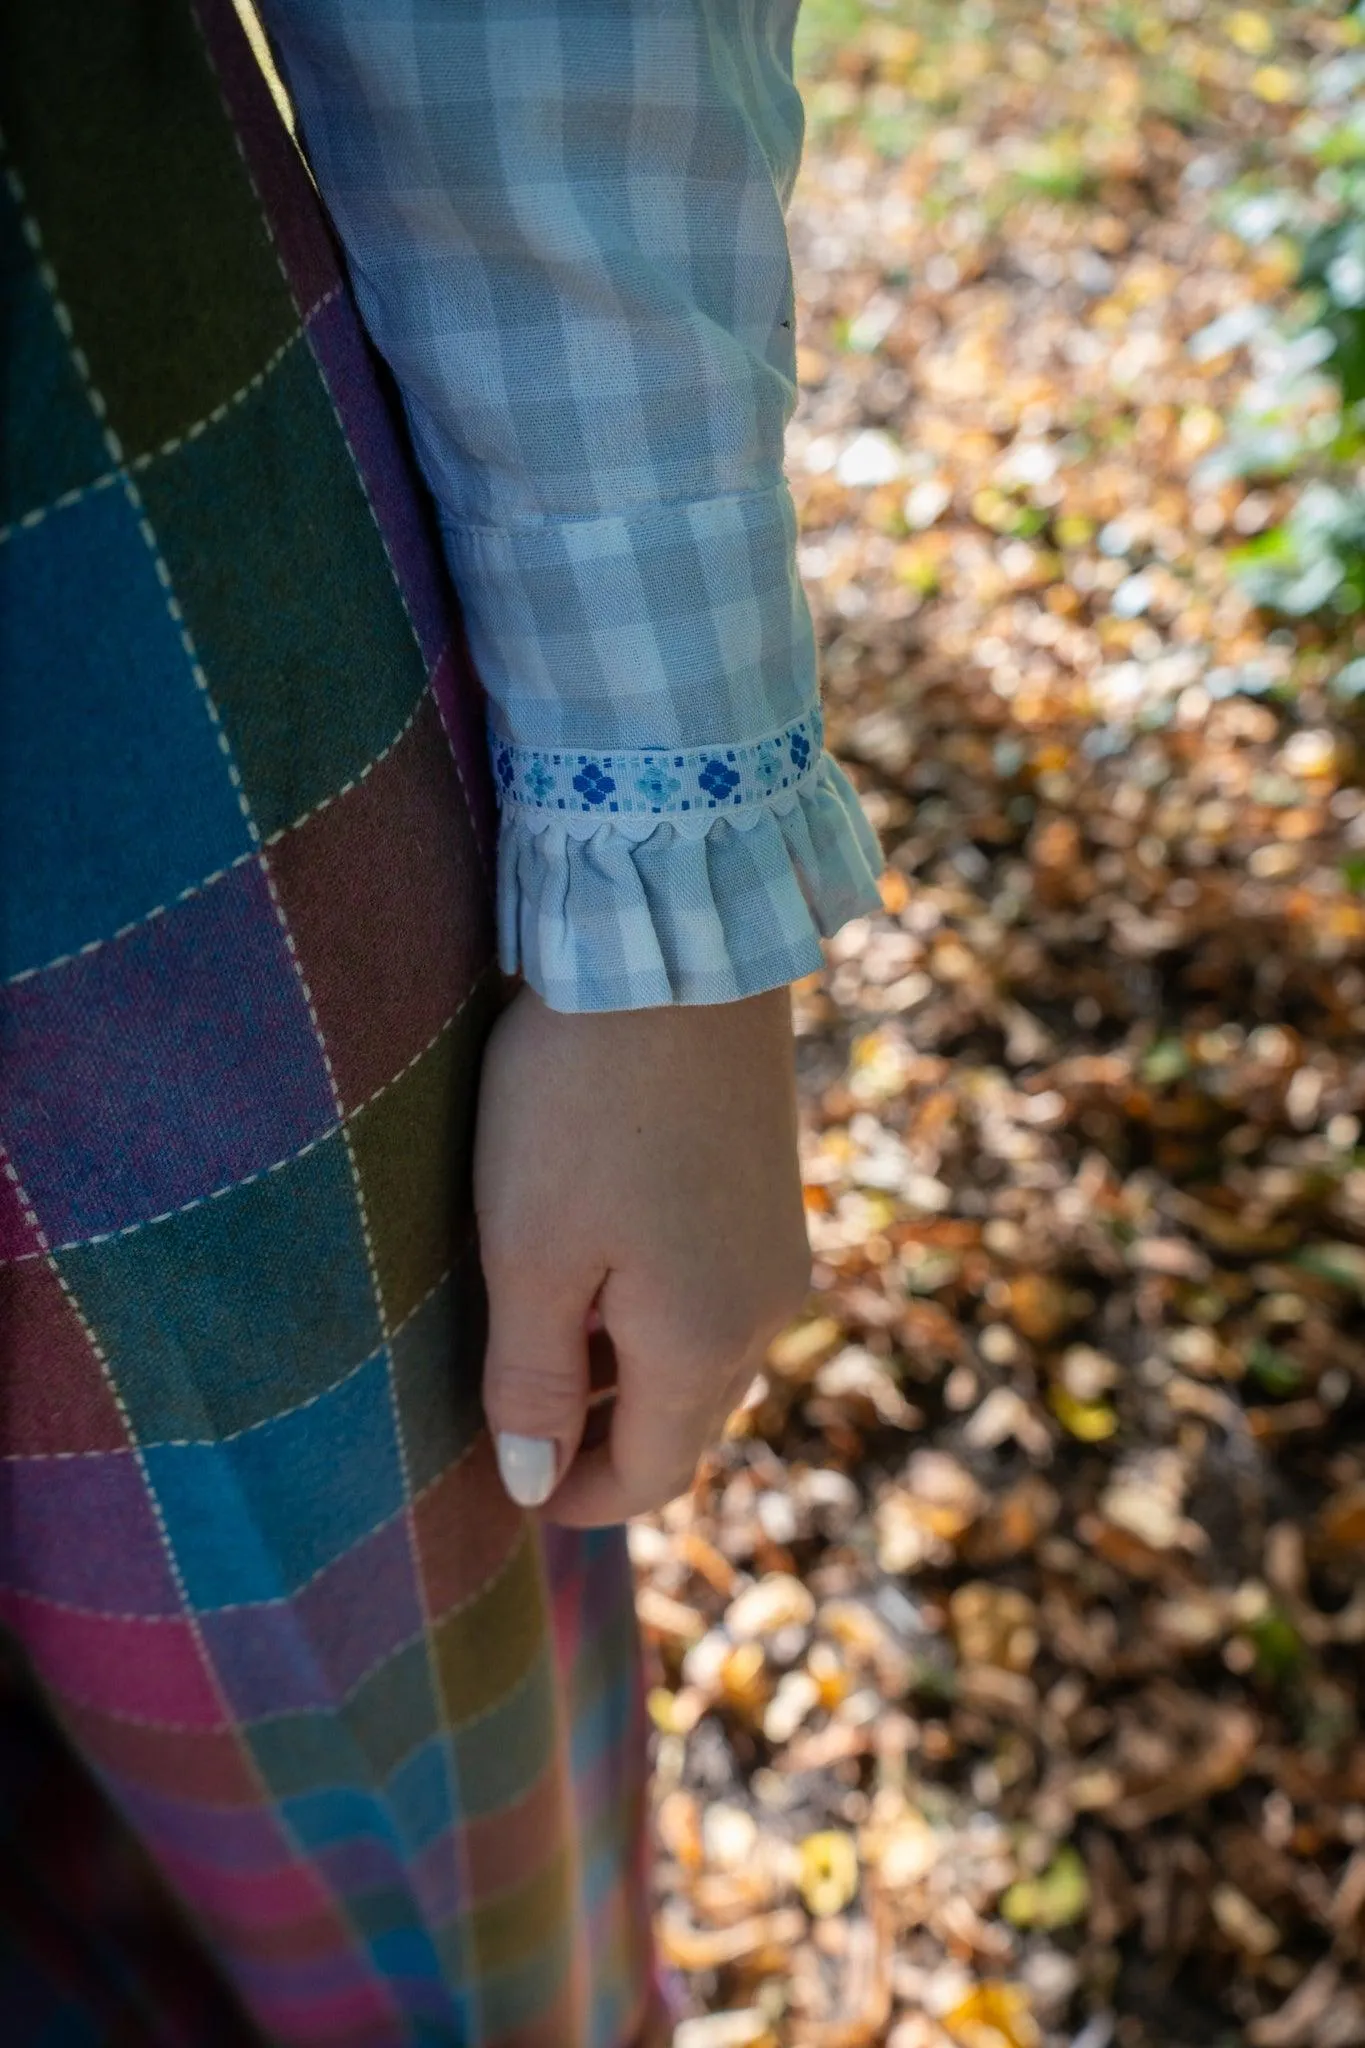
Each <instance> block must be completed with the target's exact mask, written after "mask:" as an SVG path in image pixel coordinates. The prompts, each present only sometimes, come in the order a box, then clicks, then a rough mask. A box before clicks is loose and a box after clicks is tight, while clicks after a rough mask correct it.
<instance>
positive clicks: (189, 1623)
mask: <svg viewBox="0 0 1365 2048" xmlns="http://www.w3.org/2000/svg"><path fill="white" fill-rule="evenodd" d="M206 54H207V53H206ZM224 113H225V116H226V117H227V119H228V120H229V122H231V114H230V111H229V110H228V109H227V108H226V106H225V107H224ZM232 132H233V134H234V136H235V135H236V129H235V127H234V128H233V130H232ZM240 146H241V145H240V141H239V143H238V147H239V149H240ZM7 177H8V181H9V186H10V190H11V191H12V193H13V194H14V197H15V201H16V204H17V206H18V209H19V213H20V216H21V219H22V221H23V231H24V235H25V238H26V239H27V241H28V242H29V245H30V247H31V248H32V249H33V251H34V254H35V257H36V258H37V262H38V267H39V270H40V273H41V275H42V280H43V284H44V287H45V289H46V290H47V292H48V295H49V297H50V299H51V302H52V307H53V312H54V316H55V317H56V320H57V324H58V326H59V327H60V329H61V331H62V334H63V335H64V336H65V337H66V341H67V345H68V347H69V348H70V350H71V356H72V360H73V362H74V363H75V365H76V368H77V371H78V372H79V374H80V376H81V379H82V381H83V383H84V385H85V390H86V395H87V397H88V398H89V400H90V405H91V408H92V410H93V411H94V413H95V415H96V417H97V418H98V419H99V421H100V423H101V426H102V427H103V430H104V436H105V443H106V446H107V447H108V449H109V452H110V454H111V455H112V457H113V459H114V461H115V462H116V463H120V464H121V463H122V461H123V450H122V448H121V446H120V444H119V440H118V436H117V435H116V434H115V433H114V431H113V429H112V427H110V425H109V424H108V417H107V408H106V406H105V403H104V399H103V397H102V395H101V394H100V392H99V391H98V390H97V388H96V386H95V384H94V382H93V380H92V378H91V376H90V368H89V364H88V363H87V362H86V359H85V356H84V354H83V353H82V352H81V350H80V349H79V348H78V347H77V345H76V341H75V338H74V334H73V331H72V325H71V316H70V313H69V312H68V311H67V308H66V306H65V304H64V302H63V300H62V298H61V294H60V291H59V289H58V285H57V275H56V272H55V271H54V269H53V267H52V265H51V264H50V263H49V262H48V261H47V258H46V257H45V256H44V255H43V253H42V238H41V236H40V234H39V232H38V225H37V222H36V221H35V220H34V219H33V218H32V216H31V215H30V213H29V211H28V207H27V195H26V194H25V192H24V188H23V184H22V182H21V181H20V179H19V176H18V173H17V172H16V171H14V170H13V169H12V168H11V169H9V170H8V172H7ZM258 203H259V202H258ZM123 487H124V490H125V492H126V493H127V495H128V499H129V503H130V504H131V505H132V507H133V509H134V511H135V512H138V513H141V500H140V498H139V497H138V493H137V487H136V485H135V484H134V483H133V481H132V478H131V477H130V476H128V475H127V474H126V473H125V475H124V479H123ZM140 525H141V530H142V535H143V539H144V540H145V542H146V543H147V546H148V548H149V549H150V550H151V553H152V558H153V561H154V563H155V564H156V569H157V574H158V577H159V578H160V580H161V583H162V587H163V589H164V590H165V592H166V604H167V608H168V610H169V611H170V614H171V617H172V619H173V620H175V621H176V623H177V624H179V625H180V629H181V642H182V645H183V646H184V649H185V653H186V656H187V658H188V659H189V662H190V666H191V670H192V673H193V674H194V678H195V681H196V683H197V684H198V686H199V688H200V691H201V694H202V696H203V699H204V702H205V705H206V706H207V708H208V711H209V713H210V716H211V718H212V720H213V723H214V726H215V729H216V731H217V734H218V743H219V745H220V747H221V748H222V750H223V754H224V757H225V759H226V762H227V768H228V774H229V779H230V780H231V781H232V784H233V787H234V788H235V789H236V791H237V800H238V802H239V804H240V805H241V806H242V811H243V815H244V817H245V818H246V822H247V827H248V830H249V831H250V832H251V835H252V838H253V839H254V840H255V842H256V844H257V845H258V846H259V844H260V834H259V832H258V831H257V830H256V826H255V821H254V819H253V818H252V816H251V812H250V808H249V806H248V804H247V802H246V797H245V793H244V792H243V789H242V785H241V778H240V776H239V775H238V773H237V766H236V763H235V761H234V760H233V758H232V753H231V750H230V748H229V746H228V743H227V736H226V734H225V733H224V731H223V728H222V726H221V724H220V723H219V721H218V713H217V707H216V706H215V705H214V702H213V699H212V696H211V695H210V693H209V688H208V681H207V678H206V677H205V675H204V672H203V670H202V668H201V667H200V666H199V662H198V657H197V656H196V654H195V651H194V643H193V641H192V640H191V638H190V635H189V632H188V629H187V628H186V627H185V626H184V624H183V621H182V620H181V616H180V608H179V606H178V604H177V603H176V600H175V596H174V593H173V591H172V590H171V587H170V575H169V572H168V571H167V568H166V565H165V562H164V561H163V559H162V557H161V553H160V550H159V548H158V547H157V544H156V536H155V534H154V533H153V532H152V529H151V525H150V523H149V522H148V520H147V519H146V516H145V514H142V516H141V518H140ZM262 867H264V859H262ZM268 880H269V877H268V876H267V881H268ZM0 1158H4V1163H5V1170H6V1173H7V1175H8V1176H9V1177H10V1179H11V1180H12V1181H13V1183H14V1186H15V1188H16V1191H17V1192H18V1195H19V1199H20V1201H21V1203H22V1204H23V1206H24V1210H25V1214H26V1217H27V1220H28V1222H29V1227H30V1228H31V1229H32V1230H33V1231H34V1232H35V1234H36V1236H37V1238H38V1241H39V1243H40V1244H41V1245H42V1246H43V1247H44V1249H45V1250H47V1249H48V1248H47V1242H46V1239H45V1237H44V1235H43V1232H42V1230H41V1228H40V1226H39V1224H38V1220H37V1218H36V1216H34V1215H33V1212H32V1209H31V1208H30V1206H29V1204H28V1201H27V1197H26V1196H25V1194H24V1191H23V1189H22V1188H21V1187H20V1184H19V1181H18V1178H17V1176H16V1175H15V1173H14V1171H13V1168H12V1166H11V1165H10V1163H9V1160H8V1158H7V1157H5V1155H4V1154H3V1153H0ZM48 1257H49V1262H50V1266H51V1270H52V1272H53V1274H54V1276H55V1278H56V1281H57V1284H58V1286H59V1287H60V1288H61V1290H62V1292H63V1294H64V1295H65V1296H66V1298H67V1300H68V1301H69V1302H70V1304H71V1308H72V1310H73V1312H74V1313H75V1315H76V1316H77V1318H78V1319H79V1321H80V1323H81V1326H82V1328H83V1329H84V1331H85V1333H86V1336H87V1339H88V1341H89V1343H90V1346H91V1349H92V1350H93V1352H94V1355H95V1357H96V1358H97V1359H98V1360H99V1363H100V1367H101V1370H102V1371H103V1373H104V1375H105V1380H106V1383H107V1385H108V1387H109V1391H110V1394H111V1395H112V1397H113V1399H114V1401H115V1403H116V1405H117V1406H118V1409H119V1413H120V1415H121V1416H122V1418H123V1423H124V1427H125V1429H126V1430H127V1432H128V1437H129V1440H130V1442H131V1444H132V1446H133V1450H134V1454H135V1456H136V1458H137V1461H138V1469H139V1471H140V1473H141V1475H142V1483H143V1486H144V1487H145V1489H146V1494H147V1503H148V1507H149V1509H150V1511H151V1514H152V1516H153V1518H154V1520H155V1522H156V1526H157V1531H158V1534H159V1535H160V1538H161V1543H162V1547H163V1550H164V1553H165V1557H166V1566H167V1570H168V1571H169V1573H170V1576H171V1581H172V1584H173V1585H174V1587H175V1591H176V1596H177V1598H178V1599H179V1601H180V1604H181V1615H182V1618H183V1621H184V1624H185V1627H186V1629H187V1631H188V1633H189V1637H190V1640H191V1642H192V1643H193V1644H194V1648H195V1652H196V1656H197V1658H198V1663H199V1671H200V1673H201V1675H202V1679H203V1682H204V1684H205V1685H207V1686H208V1688H209V1690H210V1692H211V1694H212V1696H213V1698H214V1699H215V1701H216V1702H217V1707H218V1712H219V1713H220V1715H222V1716H223V1720H224V1725H225V1726H226V1727H227V1728H228V1730H229V1731H230V1733H231V1736H232V1740H233V1743H234V1747H235V1749H236V1752H237V1755H238V1756H239V1757H240V1758H241V1761H242V1764H243V1767H244V1769H246V1770H248V1771H249V1772H250V1774H251V1776H252V1777H253V1778H254V1779H255V1781H256V1787H257V1793H258V1797H259V1799H260V1800H261V1802H262V1803H263V1804H264V1805H266V1806H268V1807H269V1808H270V1809H271V1810H272V1811H274V1812H275V1813H276V1815H277V1817H278V1821H279V1825H280V1828H281V1830H282V1831H283V1832H284V1834H285V1835H286V1837H287V1838H288V1839H289V1840H291V1841H292V1842H293V1844H294V1850H295V1854H296V1855H297V1856H298V1857H299V1858H300V1860H301V1861H302V1862H305V1863H307V1862H308V1861H309V1857H308V1853H307V1850H306V1848H305V1846H304V1844H303V1843H302V1842H301V1841H300V1839H299V1837H298V1835H297V1833H296V1832H295V1830H294V1829H293V1828H291V1827H290V1825H289V1822H288V1821H287V1819H286V1818H285V1816H284V1812H283V1809H282V1808H281V1807H280V1804H279V1801H278V1800H277V1799H276V1797H275V1795H274V1793H273V1790H272V1788H271V1786H270V1785H269V1784H268V1783H267V1782H266V1777H265V1773H264V1771H263V1770H262V1769H261V1767H260V1765H259V1764H258V1763H257V1761H256V1759H255V1757H254V1756H253V1754H252V1752H251V1750H250V1748H249V1747H248V1745H247V1742H246V1739H245V1737H244V1735H243V1734H242V1732H241V1730H240V1728H239V1727H237V1726H236V1725H235V1724H234V1718H233V1715H232V1711H231V1703H230V1701H229V1699H228V1696H227V1693H226V1691H225V1689H224V1687H223V1684H222V1682H221V1680H220V1678H219V1676H218V1669H217V1666H216V1665H215V1663H214V1661H213V1659H212V1657H210V1655H209V1651H208V1645H207V1644H206V1642H205V1641H204V1635H203V1630H202V1628H201V1627H200V1623H199V1618H198V1616H197V1615H196V1613H195V1611H194V1607H193V1604H192V1602H191V1600H190V1597H189V1593H188V1590H187V1588H186V1585H185V1580H184V1575H183V1573H182V1572H181V1570H180V1561H179V1559H178V1558H177V1556H176V1554H175V1546H174V1545H173V1544H172V1542H171V1540H170V1532H169V1530H168V1529H167V1527H166V1519H165V1515H164V1513H163V1512H162V1507H161V1500H160V1497H159V1495H158V1494H157V1491H156V1488H155V1487H154V1486H153V1484H152V1479H151V1474H150V1473H149V1471H148V1469H147V1462H146V1456H145V1453H144V1451H143V1449H142V1447H141V1446H140V1445H139V1444H138V1442H137V1438H136V1434H135V1432H134V1430H133V1428H132V1425H131V1421H130V1418H129V1416H128V1412H127V1409H126V1407H125V1405H124V1402H123V1398H122V1395H121V1393H120V1390H119V1386H118V1382H117V1379H116V1377H115V1375H114V1373H113V1371H112V1369H111V1368H110V1365H109V1361H108V1358H107V1357H106V1355H105V1352H104V1350H103V1347H102V1346H101V1345H100V1343H99V1340H98V1338H97V1337H96V1335H95V1332H94V1330H93V1329H92V1327H91V1325H90V1323H89V1322H88V1321H87V1320H86V1317H85V1314H84V1312H83V1310H82V1309H81V1306H80V1303H79V1302H78V1301H77V1299H76V1296H75V1294H74V1293H73V1292H72V1290H71V1288H70V1286H69V1285H68V1284H67V1281H66V1279H65V1277H64V1276H63V1273H62V1270H61V1267H60V1266H59V1265H58V1263H57V1260H56V1259H55V1258H53V1257H52V1255H51V1252H50V1250H49V1251H48ZM89 1704H90V1705H91V1706H92V1707H93V1706H94V1705H95V1702H94V1701H90V1702H89ZM320 1881H321V1882H323V1883H324V1884H325V1885H326V1890H327V1891H328V1893H329V1894H330V1896H331V1897H332V1899H333V1900H334V1902H335V1905H336V1910H337V1912H338V1914H340V1915H341V1916H342V1917H343V1918H344V1919H348V1920H349V1919H350V1915H349V1914H348V1913H347V1911H346V1905H345V1899H344V1895H343V1894H342V1892H341V1891H340V1890H339V1889H338V1887H337V1886H336V1885H334V1884H330V1883H327V1882H326V1880H325V1878H322V1877H321V1876H320ZM351 1925H352V1929H353V1932H354V1934H355V1938H356V1940H357V1942H358V1943H360V1939H361V1937H360V1930H359V1928H358V1927H356V1926H355V1923H354V1921H352V1922H351ZM361 1946H362V1950H363V1953H364V1954H365V1955H366V1957H368V1956H369V1951H368V1949H363V1944H361ZM375 1981H376V1984H377V1985H378V1986H379V1987H380V1988H381V1989H382V1988H383V1986H384V1980H383V1977H382V1975H381V1974H380V1973H379V1972H378V1970H377V1969H376V1971H375Z"/></svg>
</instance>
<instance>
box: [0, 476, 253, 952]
mask: <svg viewBox="0 0 1365 2048" xmlns="http://www.w3.org/2000/svg"><path fill="white" fill-rule="evenodd" d="M111 480H116V481H121V479H120V478H117V476H116V477H115V479H111ZM255 858H256V849H255V847H254V846H249V847H248V848H247V850H246V852H245V853H239V854H238V855H237V858H236V859H235V860H230V861H229V862H228V864H227V866H226V867H224V868H215V869H214V871H213V873H212V874H211V875H205V876H204V878H203V880H202V881H199V882H191V883H190V885H189V887H188V888H186V889H182V890H181V891H180V894H179V895H178V896H171V897H169V898H168V899H167V901H166V902H165V903H158V904H157V905H156V907H155V908H154V909H152V910H148V911H144V912H143V914H142V916H141V917H134V918H130V919H129V921H128V923H127V924H121V925H120V926H119V928H118V930H117V931H116V932H110V933H109V934H108V936H107V937H105V938H102V939H90V940H88V941H87V943H86V944H85V945H83V946H77V947H76V949H75V951H74V952H72V953H59V954H58V955H57V957H56V958H55V959H54V960H44V961H43V963H42V965H41V966H40V967H24V968H21V969H20V971H19V973H18V974H11V975H10V977H9V979H8V981H6V982H3V983H0V987H4V988H18V986H19V984H20V982H23V981H32V980H33V978H34V976H35V975H38V974H50V973H51V972H52V971H53V969H54V968H57V967H69V966H70V965H71V962H72V961H73V960H85V959H88V958H89V956H90V954H91V953H98V952H101V951H102V950H103V948H104V947H105V946H113V945H116V944H117V943H118V941H119V940H120V939H126V938H128V937H129V936H130V935H131V934H132V933H133V932H135V931H140V930H141V928H142V926H143V925H145V924H155V923H156V920H157V919H158V918H159V917H165V916H166V914H167V912H168V911H171V910H174V909H175V908H176V907H177V906H178V905H179V904H181V903H188V902H189V901H190V899H191V898H192V897H194V896H202V895H203V893H204V891H205V890H206V889H211V888H212V887H213V885H214V883H215V882H221V881H224V880H226V878H227V877H228V876H229V875H231V874H234V873H235V872H236V870H237V869H238V868H240V867H242V866H244V865H245V863H246V862H247V861H249V860H255Z"/></svg>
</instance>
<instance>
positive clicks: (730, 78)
mask: <svg viewBox="0 0 1365 2048" xmlns="http://www.w3.org/2000/svg"><path fill="white" fill-rule="evenodd" d="M262 12H263V14H264V16H265V19H266V21H267V24H268V27H269V30H270V33H271V35H272V38H273V40H274V43H275V46H276V53H277V56H278V59H279V62H280V68H281V70H282V72H283V73H284V76H285V80H286V83H287V86H288V89H289V92H290V96H291V98H292V100H293V102H294V106H295V109H296V112H297V116H298V122H299V127H300V131H301V137H302V140H303V143H304V145H305V147H306V149H307V152H308V156H309V160H310V163H311V165H312V168H313V171H314V174H315V176H316V178H317V180H318V183H319V186H320V188H321V190H322V193H323V195H324V197H325V199H326V201H327V203H328V205H329V207H330V210H331V212H332V216H333V219H334V221H335V223H336V226H337V229H338V231H339V233H340V235H341V237H342V240H343V242H344V244H345V246H346V250H347V254H348V257H349V262H350V266H351V271H352V276H353V279H354V283H355V288H356V292H357V296H358V299H359V303H360V308H361V312H362V315H363V317H364V318H365V320H366V323H367V325H368V326H369V329H370V332H371V334H372V336H373V338H374V340H375V342H376V344H377V345H378V347H379V348H380V349H381V351H382V352H383V354H384V355H385V356H386V357H387V359H388V361H389V363H390V364H391V366H392V368H393V370H394V373H395V375H396V377H397V380H398V384H399V387H400V389H401V391H402V394H403V398H404V402H405V405H406V409H407V415H408V420H409V423H410V426H411V430H412V435H413V439H414V442H415V445H416V449H417V453H418V456H419V458H420V461H421V463H422V466H423V469H424V472H425V474H426V477H427V480H428V482H429V484H430V486H431V489H432V492H433V495H434V497H435V501H436V505H437V509H438V514H439V518H440V523H441V528H442V533H443V536H444V541H445V547H446V554H447V558H448V561H449V563H450V567H451V570H452V572H453V575H454V578H455V582H456V585H457V587H458V590H459V593H460V597H461V601H462V604H463V607H464V613H465V619H466V623H467V627H468V631H469V636H470V641H471V645H472V648H473V651H474V654H475V657H476V660H477V662H478V665H479V669H480V672H481V674H482V676H483V680H484V683H485V685H486V687H487V690H488V695H489V700H490V738H491V744H492V756H493V765H494V771H495V775H496V779H497V785H498V792H499V798H500V801H501V805H502V829H501V836H500V848H499V889H498V893H499V936H500V949H501V955H502V961H503V965H504V966H505V967H506V968H508V969H509V970H512V969H515V968H516V967H521V968H522V969H523V970H524V972H525V974H526V976H527V978H528V979H529V980H530V981H531V982H532V983H533V985H534V986H535V987H536V988H537V989H538V990H539V991H540V993H541V994H542V995H543V996H544V997H545V999H546V1000H547V1001H548V1002H549V1003H550V1004H552V1005H553V1006H554V1007H556V1008H559V1009H565V1010H606V1009H622V1008H638V1007H643V1006H646V1005H651V1004H660V1003H671V1002H684V1003H699V1002H720V1001H726V1000H731V999H734V998H736V997H739V996H743V995H749V994H754V993H757V992H758V991H759V990H760V989H765V988H772V987H776V986H778V985H779V984H780V983H782V982H784V981H789V980H792V979H794V978H796V977H797V976H799V975H801V974H804V973H807V972H809V971H810V970H812V969H813V968H815V967H817V966H818V965H819V964H820V958H821V954H820V946H819V935H820V934H825V935H828V934H829V933H831V932H833V931H834V930H836V929H837V928H838V926H839V925H840V924H842V923H843V922H844V920H845V919H846V918H848V917H849V916H851V915H852V914H854V913H855V912H858V911H863V910H867V909H869V908H872V907H874V906H875V904H876V902H877V900H878V899H877V890H876V883H875V873H876V870H877V868H878V867H879V865H880V858H879V854H878V850H877V846H876V842H875V839H874V836H873V834H872V832H871V830H870V828H869V827H868V825H867V823H866V821H865V819H864V818H863V815H862V812H861V810H860V808H859V806H858V803H857V799H856V797H855V796H854V794H853V792H852V789H851V788H850V786H849V784H848V782H847V781H846V779H845V778H844V776H843V775H842V773H841V771H840V770H839V769H838V768H837V767H836V766H835V764H834V763H833V762H832V761H831V760H830V759H829V757H828V756H827V755H826V754H825V753H824V750H823V745H822V739H821V730H820V716H819V707H818V687H817V678H816V660H815V647H814V639H813V635H812V631H811V623H810V616H809V612H808V610H807V606H806V602H805V597H804V594H803V592H802V590H801V585H800V582H799V579H798V577H797V573H796V566H795V545H796V520H795V514H794V510H793V507H792V502H791V498H790V495H789V493H788V490H787V487H786V484H785V482H784V479H783V474H782V453H783V429H784V427H785V424H786V421H787V419H788V418H789V416H790V414H791V410H792V406H793V404H794V402H795V393H796V384H795V340H794V334H793V298H792V281H791V266H790V261H789V256H788V250H787V240H786V232H785V225H784V220H783V209H784V206H785V204H786V201H787V198H788V196H789V194H790V190H791V186H792V182H793V180H794V178H795V175H796V169H797V164H798V161H799V157H800V149H801V136H802V110H801V102H800V98H799V96H798V94H797V92H796V88H795V86H794V84H793V82H792V72H791V37H792V29H793V26H794V19H795V13H796V6H795V0H439V4H436V0H267V4H266V5H265V6H264V7H263V9H262Z"/></svg>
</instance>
